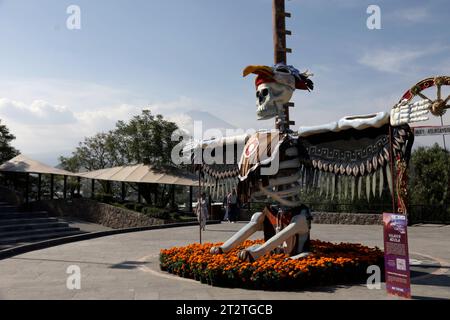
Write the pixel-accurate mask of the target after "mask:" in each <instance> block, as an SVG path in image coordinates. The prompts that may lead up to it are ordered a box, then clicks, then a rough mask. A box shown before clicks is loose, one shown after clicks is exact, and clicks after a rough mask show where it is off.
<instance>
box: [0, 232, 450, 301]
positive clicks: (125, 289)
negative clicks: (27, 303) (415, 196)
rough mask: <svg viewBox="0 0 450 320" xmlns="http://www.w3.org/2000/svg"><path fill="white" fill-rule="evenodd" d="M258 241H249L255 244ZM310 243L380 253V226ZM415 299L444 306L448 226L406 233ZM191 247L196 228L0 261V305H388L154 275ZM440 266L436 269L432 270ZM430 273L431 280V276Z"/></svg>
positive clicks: (347, 294) (361, 289) (379, 295)
mask: <svg viewBox="0 0 450 320" xmlns="http://www.w3.org/2000/svg"><path fill="white" fill-rule="evenodd" d="M240 227H242V224H240V223H238V224H221V225H211V226H208V227H207V231H206V232H205V233H204V234H203V239H204V241H208V242H218V241H224V240H226V239H227V238H228V237H230V236H231V235H232V234H233V233H234V232H236V231H237V230H238V229H239V228H240ZM261 237H262V234H257V235H255V237H254V238H261ZM312 238H314V239H321V240H325V241H333V242H341V241H345V242H360V243H363V244H365V245H369V246H378V247H382V246H383V243H382V227H381V226H355V225H318V224H314V225H313V229H312ZM409 240H410V252H411V253H412V258H414V259H415V260H414V263H415V264H417V265H418V266H417V267H413V269H414V271H415V272H414V273H413V275H415V276H419V277H415V278H414V279H413V281H412V282H413V285H412V293H413V296H414V298H417V299H435V298H444V299H450V250H449V249H448V244H449V243H450V226H416V227H411V228H409ZM196 241H198V228H197V227H183V228H174V229H166V230H152V231H144V232H136V233H128V234H120V235H115V236H109V237H103V238H98V239H93V240H86V241H81V242H76V243H70V244H66V245H62V246H58V247H53V248H48V249H44V250H40V251H34V252H30V253H27V254H24V255H20V256H16V257H14V258H10V259H6V260H2V261H0V299H177V300H178V299H189V300H191V299H352V300H354V299H396V298H393V297H389V296H387V295H386V294H385V291H384V286H383V287H382V289H381V290H369V289H367V288H366V286H364V285H355V286H333V287H320V288H315V289H313V290H311V289H309V290H304V291H301V292H266V291H251V290H243V289H224V288H217V287H211V286H208V285H204V284H201V283H199V282H195V281H193V280H189V279H182V278H178V277H175V276H172V275H169V274H166V273H163V272H161V271H160V270H159V261H158V254H159V250H160V249H162V248H170V247H173V246H182V245H186V244H189V243H193V242H196ZM439 264H440V267H439ZM72 265H77V266H79V267H80V269H81V289H80V290H69V289H67V286H66V281H67V277H68V276H69V275H68V274H67V273H66V271H67V268H68V267H69V266H72ZM436 265H438V267H436ZM432 273H433V274H432Z"/></svg>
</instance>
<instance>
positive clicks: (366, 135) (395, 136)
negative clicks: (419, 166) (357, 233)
mask: <svg viewBox="0 0 450 320" xmlns="http://www.w3.org/2000/svg"><path fill="white" fill-rule="evenodd" d="M389 129H391V128H390V127H389V126H388V125H385V126H383V127H381V128H370V129H365V130H360V131H357V130H348V131H347V132H344V133H342V132H341V133H331V134H330V133H326V134H316V135H314V136H312V137H311V139H310V138H309V137H308V138H303V139H301V142H300V144H301V146H300V149H301V150H302V149H303V150H302V151H301V152H300V160H301V162H302V166H301V169H300V176H301V179H300V185H301V186H302V191H303V192H310V191H312V189H316V191H317V192H318V194H319V195H321V196H325V197H326V198H328V199H332V200H334V199H337V200H339V201H342V200H351V201H353V200H354V199H355V198H358V199H362V198H363V197H364V198H365V199H367V201H370V200H372V199H374V198H378V197H381V196H382V194H383V191H384V190H387V189H388V190H389V193H390V195H391V196H392V195H393V194H394V189H393V188H394V186H393V177H392V168H391V165H392V164H391V155H390V152H389V149H390V146H389V140H390V137H389ZM391 138H392V147H393V153H394V158H397V157H401V158H402V159H406V160H407V161H408V160H409V156H410V151H411V147H412V142H413V134H412V131H411V129H410V128H409V126H407V125H405V126H401V127H394V128H392V137H391Z"/></svg>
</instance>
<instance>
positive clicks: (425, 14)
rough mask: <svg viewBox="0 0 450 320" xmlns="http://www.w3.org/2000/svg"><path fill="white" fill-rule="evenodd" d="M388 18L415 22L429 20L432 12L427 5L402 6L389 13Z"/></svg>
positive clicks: (403, 21)
mask: <svg viewBox="0 0 450 320" xmlns="http://www.w3.org/2000/svg"><path fill="white" fill-rule="evenodd" d="M386 18H387V19H389V20H395V21H398V22H402V23H408V24H414V23H421V22H426V21H429V19H430V18H431V13H430V11H429V9H428V8H426V7H413V8H402V9H401V10H397V11H394V12H392V13H388V14H387V17H386Z"/></svg>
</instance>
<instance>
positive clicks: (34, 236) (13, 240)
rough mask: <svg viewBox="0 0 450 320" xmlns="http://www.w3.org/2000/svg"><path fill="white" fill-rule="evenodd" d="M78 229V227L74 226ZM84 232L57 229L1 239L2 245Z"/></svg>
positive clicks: (0, 243)
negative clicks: (59, 230)
mask: <svg viewBox="0 0 450 320" xmlns="http://www.w3.org/2000/svg"><path fill="white" fill-rule="evenodd" d="M74 229H76V228H74ZM82 233H84V232H82V231H80V230H72V231H61V232H58V231H55V232H51V231H49V232H48V233H39V234H31V235H30V234H29V235H23V236H13V237H9V238H2V239H0V245H2V246H4V245H8V244H12V243H19V242H30V241H37V240H39V241H43V240H47V239H54V238H62V237H68V236H74V235H77V234H82Z"/></svg>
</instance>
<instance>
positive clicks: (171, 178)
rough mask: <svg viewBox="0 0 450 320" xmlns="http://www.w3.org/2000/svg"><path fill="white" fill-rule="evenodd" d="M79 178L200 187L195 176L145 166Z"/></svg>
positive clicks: (103, 170) (95, 172) (99, 172)
mask: <svg viewBox="0 0 450 320" xmlns="http://www.w3.org/2000/svg"><path fill="white" fill-rule="evenodd" d="M77 176H79V177H81V178H87V179H95V180H107V181H118V182H135V183H159V184H174V185H183V186H197V185H198V178H197V177H196V176H195V175H192V174H188V173H185V172H181V171H179V170H156V169H154V168H152V167H151V166H148V165H144V164H138V165H134V166H123V167H114V168H109V169H102V170H96V171H91V172H85V173H79V174H77Z"/></svg>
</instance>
